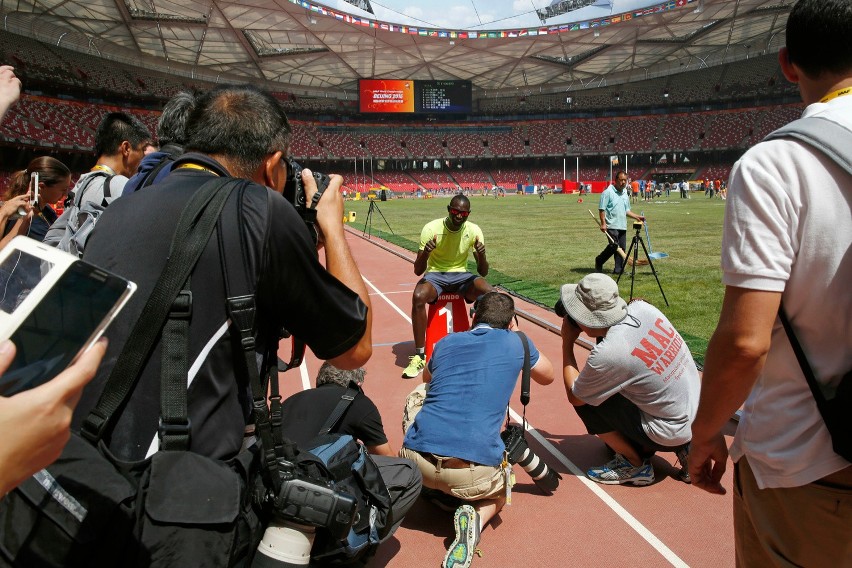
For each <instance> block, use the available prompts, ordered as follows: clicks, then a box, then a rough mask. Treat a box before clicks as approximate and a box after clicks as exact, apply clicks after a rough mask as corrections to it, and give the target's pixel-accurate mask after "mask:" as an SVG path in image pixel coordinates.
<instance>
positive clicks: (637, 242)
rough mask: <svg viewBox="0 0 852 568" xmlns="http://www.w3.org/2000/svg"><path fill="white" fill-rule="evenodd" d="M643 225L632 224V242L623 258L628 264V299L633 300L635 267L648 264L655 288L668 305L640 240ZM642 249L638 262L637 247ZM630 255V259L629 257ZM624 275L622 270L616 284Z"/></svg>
mask: <svg viewBox="0 0 852 568" xmlns="http://www.w3.org/2000/svg"><path fill="white" fill-rule="evenodd" d="M643 226H644V223H643V222H641V221H636V222H634V223H633V229H634V230H635V231H636V232H635V234H634V235H633V240H632V241H630V246H629V247H628V248H627V255H626V256H625V261H627V262H628V263H629V264H630V299H631V300H632V299H633V284H634V281H635V279H636V265H637V264H640V263H641V264H645V262H647V263H648V266H650V267H651V273H652V274H653V275H654V279H655V280H656V281H657V286H659V287H660V293H661V294H662V295H663V301H664V302H665V303H666V305H667V306H668V305H669V301H668V300H667V299H666V293H665V292H663V285H662V284H660V279H659V277H658V276H657V270H656V269H655V268H654V262H653V261H652V260H651V255H649V254H648V249H647V248H646V247H645V241H643V240H642V235H641V234H640V233H641V231H642V227H643ZM640 246H641V247H642V252H644V253H645V259H643V260H640V259H639V258H638V257H639V247H640ZM631 253H632V255H633V256H632V257H631ZM623 275H624V270H622V271H621V273H620V274H619V275H618V278H617V279H616V280H615V281H616V282H620V281H621V277H622V276H623Z"/></svg>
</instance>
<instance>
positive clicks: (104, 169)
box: [92, 164, 115, 176]
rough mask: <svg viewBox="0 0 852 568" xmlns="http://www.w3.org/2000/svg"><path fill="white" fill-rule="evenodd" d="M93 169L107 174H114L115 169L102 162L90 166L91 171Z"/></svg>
mask: <svg viewBox="0 0 852 568" xmlns="http://www.w3.org/2000/svg"><path fill="white" fill-rule="evenodd" d="M95 170H100V171H102V172H106V173H107V174H109V175H111V176H114V175H115V170H113V169H112V168H111V167H109V166H105V165H103V164H98V165H97V166H95V167H94V168H92V171H95Z"/></svg>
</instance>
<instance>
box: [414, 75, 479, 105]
mask: <svg viewBox="0 0 852 568" xmlns="http://www.w3.org/2000/svg"><path fill="white" fill-rule="evenodd" d="M471 100H472V95H471V92H470V81H415V89H414V107H415V108H416V109H417V110H416V112H422V113H444V112H446V113H469V112H470V111H471Z"/></svg>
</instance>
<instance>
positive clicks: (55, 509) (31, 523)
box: [0, 178, 264, 568]
mask: <svg viewBox="0 0 852 568" xmlns="http://www.w3.org/2000/svg"><path fill="white" fill-rule="evenodd" d="M244 183H245V182H243V181H241V180H230V179H218V178H217V179H216V180H213V181H211V182H208V183H207V184H205V185H204V186H202V188H200V189H199V190H198V191H197V192H196V194H195V195H194V196H193V197H192V198H191V199H190V202H189V203H188V205H187V206H186V207H185V209H184V211H183V213H182V214H181V218H180V221H179V222H178V224H177V228H176V230H175V235H174V237H173V239H172V249H171V252H170V256H169V262H168V263H167V265H166V268H165V269H164V270H163V273H162V274H161V276H160V279H159V280H158V282H157V285H156V286H155V288H154V291H153V292H152V294H151V297H150V298H149V300H148V303H147V304H146V306H145V309H144V310H143V312H142V313H143V314H144V316H143V317H141V318H140V320H139V321H138V322H137V324H136V326H135V327H134V329H133V331H132V333H131V335H130V338H129V339H128V342H127V343H126V345H125V348H124V349H123V350H122V353H121V355H120V356H119V358H118V361H117V362H116V366H115V368H114V369H113V371H112V373H111V374H110V377H109V379H108V381H107V386H106V387H105V388H104V392H103V393H102V395H101V398H100V400H99V401H98V405H97V407H96V408H95V409H94V410H93V411H92V412H91V413H90V414H89V416H88V417H87V419H86V422H85V423H84V427H83V429H82V431H81V435H78V434H76V433H74V434H72V437H71V440H70V442H69V443H68V445H67V446H66V447H65V449H64V450H63V452H62V455H61V456H60V458H59V459H58V460H57V461H56V462H55V463H54V464H53V465H51V466H49V467H48V468H47V469H45V470H42V471H41V472H38V473H37V474H36V475H34V476H33V477H32V478H30V479H28V480H27V481H26V482H24V483H23V484H22V485H21V486H19V487H18V488H17V489H15V490H14V491H12V492H11V493H10V494H9V495H7V496H6V497H5V498H4V499H3V500H2V501H0V565H2V566H20V567H29V566H39V567H54V566H55V567H65V566H68V567H77V566H80V567H83V566H85V567H94V568H100V567H119V566H120V567H126V566H130V567H136V566H138V567H140V568H141V567H143V566H144V567H149V566H162V567H172V566H205V567H206V566H223V567H224V566H232V565H237V564H241V563H243V562H245V561H246V559H247V558H250V556H251V554H253V552H254V550H255V549H256V547H257V543H258V542H259V541H260V538H261V536H262V533H263V526H264V525H263V519H262V518H261V516H262V515H263V513H262V512H261V511H260V509H258V508H257V507H255V506H254V503H253V496H254V495H256V494H257V493H258V492H260V493H262V492H263V485H262V481H261V476H260V471H261V464H262V460H261V459H260V454H261V452H260V450H259V448H258V447H257V446H252V447H250V448H249V449H247V450H244V451H243V452H241V453H240V454H238V455H237V456H236V457H235V458H234V459H232V460H229V461H221V460H215V459H211V458H207V457H205V456H202V455H199V454H195V453H192V452H190V451H186V450H187V448H188V443H189V435H190V424H189V420H188V419H187V417H186V414H185V410H186V382H185V381H186V379H185V377H186V373H185V371H180V368H181V367H183V366H185V365H186V351H185V349H184V351H183V355H182V357H180V356H179V357H178V358H177V359H182V360H183V361H180V360H178V361H174V360H173V365H171V367H172V369H170V370H166V369H165V365H164V372H163V378H162V380H161V398H162V399H163V402H164V407H168V409H169V410H170V412H164V413H163V417H162V418H161V424H160V430H159V437H160V449H161V451H159V452H157V453H155V454H154V455H153V456H152V457H151V458H149V459H146V460H143V461H140V462H134V463H128V462H123V461H120V460H119V459H117V458H116V457H115V456H114V455H112V454H111V453H110V451H109V450H108V449H107V447H106V444H105V443H104V442H103V436H104V435H105V432H107V431H109V429H110V427H111V425H112V419H113V416H114V414H115V412H116V410H117V409H118V408H120V407H121V406H122V405H123V402H124V401H125V400H126V398H127V396H129V395H130V393H132V391H133V388H134V386H135V384H136V381H137V380H138V377H139V371H140V370H141V366H142V364H143V363H144V361H145V360H146V358H147V354H148V353H149V352H150V349H151V346H152V345H153V343H154V341H156V339H157V337H158V336H159V334H160V333H161V331H162V330H163V328H164V326H165V328H166V330H168V329H169V327H170V326H172V327H174V326H177V328H178V329H177V333H176V334H175V335H174V337H176V338H177V341H176V343H177V344H178V345H179V346H180V345H181V344H183V345H185V342H186V331H187V330H186V329H183V330H181V328H182V325H183V324H186V325H188V320H187V318H186V315H187V314H186V310H187V308H191V305H190V306H187V305H186V304H185V302H184V301H183V300H186V299H187V298H191V294H189V295H187V294H183V293H182V292H183V291H185V290H182V288H184V289H185V288H186V287H187V286H186V285H187V284H188V276H189V274H191V272H192V270H193V268H194V266H195V264H196V262H197V260H198V258H199V257H200V255H201V252H202V250H203V249H204V246H205V244H206V243H207V242H208V240H209V238H210V235H211V234H212V233H213V230H214V229H215V227H216V225H217V222H218V220H219V216H220V213H221V211H222V208H223V206H224V203H225V201H226V199H227V198H228V196H229V195H230V193H231V191H233V190H234V189H235V188H237V187H240V186H242V185H243V184H244ZM220 232H221V231H220ZM249 312H251V310H247V313H249ZM251 313H253V312H251ZM248 319H251V318H250V317H249V318H248ZM164 322H165V323H164ZM249 327H250V326H249ZM173 331H174V330H173ZM241 331H242V330H241ZM235 335H236V334H235ZM168 351H171V349H164V353H165V352H168ZM171 355H174V353H171ZM175 368H177V369H178V372H177V373H175V372H174V369H175ZM181 372H182V373H183V374H182V381H183V382H182V385H181V388H174V387H175V385H174V382H173V381H170V379H169V377H168V375H173V376H172V377H171V379H174V375H177V376H180V374H181ZM247 372H248V373H249V374H251V369H248V370H247ZM257 374H258V372H257V368H256V367H254V375H255V377H257ZM254 385H255V382H254V381H253V383H252V386H253V388H254ZM181 410H182V411H183V414H182V415H181Z"/></svg>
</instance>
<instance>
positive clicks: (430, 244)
mask: <svg viewBox="0 0 852 568" xmlns="http://www.w3.org/2000/svg"><path fill="white" fill-rule="evenodd" d="M436 246H438V237H437V235H433V236H432V238H431V239H429V240H428V241H426V244H425V245H423V248H422V249H421V250H419V251H417V258H416V259H415V260H414V274H415V275H416V276H421V275H422V274H423V273H424V272H426V264H427V261H428V260H429V255H430V254H432V251H433V250H435V247H436Z"/></svg>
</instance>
